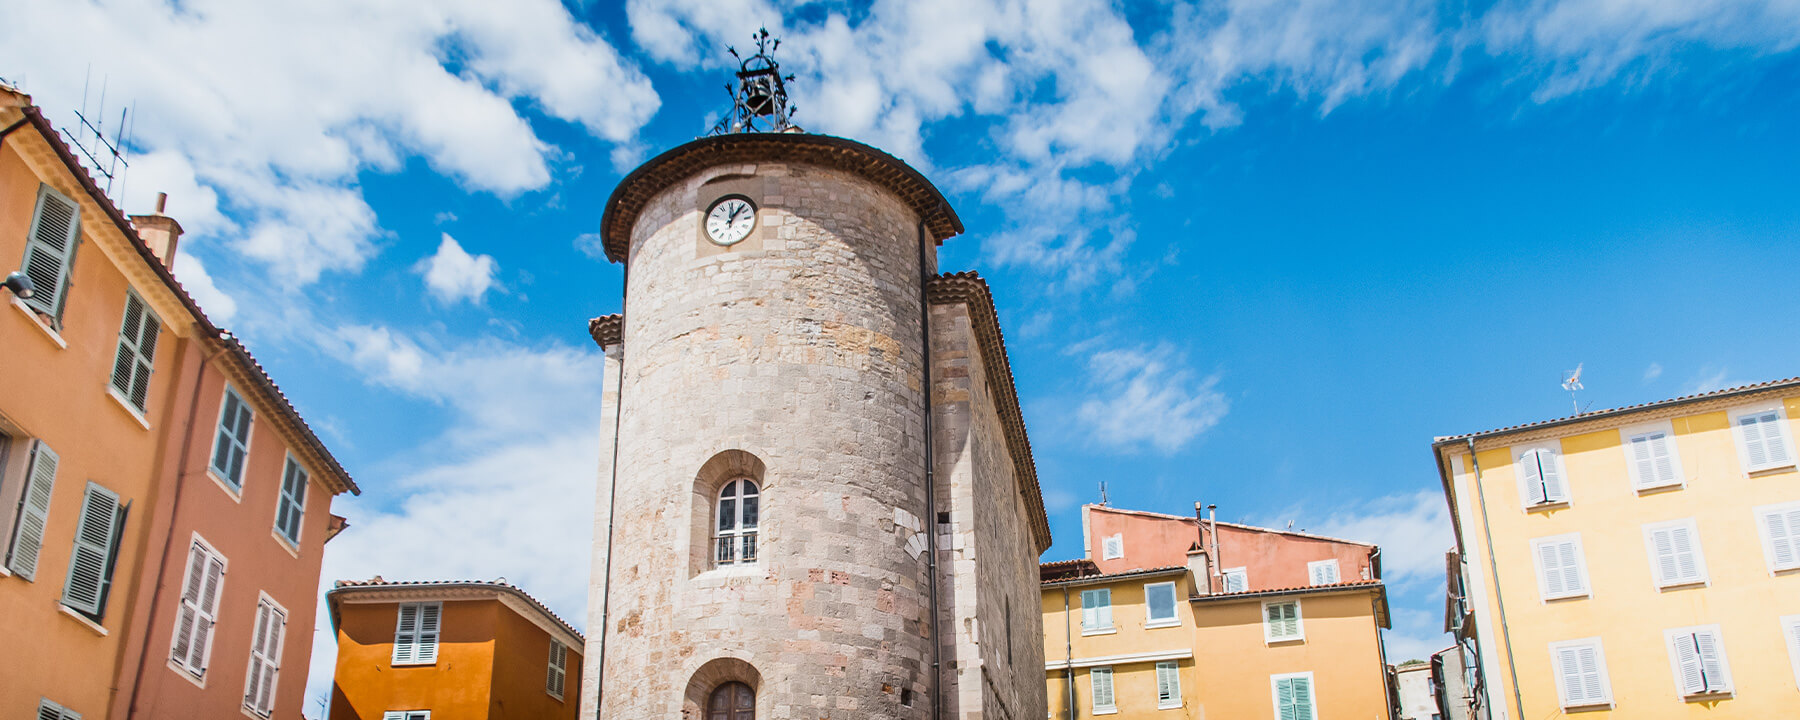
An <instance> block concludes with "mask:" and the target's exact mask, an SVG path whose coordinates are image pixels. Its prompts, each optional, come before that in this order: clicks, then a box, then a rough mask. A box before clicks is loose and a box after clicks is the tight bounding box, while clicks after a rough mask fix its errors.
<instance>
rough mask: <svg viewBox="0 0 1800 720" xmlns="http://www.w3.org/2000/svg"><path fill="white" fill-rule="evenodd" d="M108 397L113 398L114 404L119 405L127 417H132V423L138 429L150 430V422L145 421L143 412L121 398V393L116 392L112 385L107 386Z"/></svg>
mask: <svg viewBox="0 0 1800 720" xmlns="http://www.w3.org/2000/svg"><path fill="white" fill-rule="evenodd" d="M106 396H107V397H109V398H112V401H113V403H114V404H116V405H118V406H119V409H120V410H124V411H125V414H126V415H130V416H131V420H132V422H135V423H137V424H138V427H141V428H143V429H145V430H149V429H150V421H149V420H145V419H144V413H143V411H141V410H138V409H137V408H134V407H132V406H131V403H130V402H128V401H127V400H126V399H125V398H122V397H119V392H118V391H117V390H114V389H113V387H112V385H107V386H106Z"/></svg>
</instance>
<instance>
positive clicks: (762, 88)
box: [744, 82, 775, 115]
mask: <svg viewBox="0 0 1800 720" xmlns="http://www.w3.org/2000/svg"><path fill="white" fill-rule="evenodd" d="M744 107H745V108H746V109H748V110H749V111H750V114H752V115H772V114H774V113H775V94H774V93H771V92H769V86H768V85H767V84H765V83H760V82H758V83H751V84H750V85H749V86H748V87H746V88H744Z"/></svg>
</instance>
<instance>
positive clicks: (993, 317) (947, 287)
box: [925, 272, 1050, 553]
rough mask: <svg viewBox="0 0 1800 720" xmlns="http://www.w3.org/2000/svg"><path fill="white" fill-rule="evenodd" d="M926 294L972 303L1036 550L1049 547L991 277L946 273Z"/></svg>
mask: <svg viewBox="0 0 1800 720" xmlns="http://www.w3.org/2000/svg"><path fill="white" fill-rule="evenodd" d="M925 299H926V301H927V302H930V303H931V304H933V305H958V304H960V305H965V306H967V307H968V308H969V319H970V324H971V328H972V329H973V330H974V332H975V341H976V342H977V343H978V344H979V345H980V346H981V361H982V369H983V370H985V371H986V373H987V377H988V382H990V383H991V384H992V386H993V392H994V397H995V403H994V405H995V410H996V411H998V412H999V414H1000V426H1001V427H1002V428H1004V429H1005V431H1006V447H1007V450H1008V452H1009V454H1011V455H1012V459H1013V467H1014V468H1016V470H1017V472H1018V482H1019V493H1020V494H1021V495H1023V496H1025V503H1026V506H1027V507H1030V508H1031V515H1032V517H1031V529H1032V535H1033V536H1034V537H1035V538H1036V539H1037V543H1038V552H1040V553H1041V552H1043V551H1045V550H1048V549H1050V518H1049V516H1048V515H1047V514H1046V513H1045V512H1044V491H1043V488H1041V487H1039V485H1038V476H1037V463H1036V462H1035V461H1033V460H1032V457H1031V438H1030V437H1029V436H1027V435H1026V433H1025V414H1024V413H1023V412H1021V411H1020V409H1019V393H1018V390H1017V389H1016V388H1015V387H1014V386H1013V374H1012V363H1011V362H1010V361H1009V360H1008V359H1007V357H1006V338H1005V337H1004V336H1002V335H1001V333H1000V316H999V314H998V313H997V312H996V311H995V310H994V295H993V293H992V292H990V291H989V290H988V284H987V281H985V280H982V279H981V276H980V275H977V274H975V273H973V272H961V273H945V274H942V275H939V276H937V277H935V278H932V279H931V281H930V282H928V283H926V285H925Z"/></svg>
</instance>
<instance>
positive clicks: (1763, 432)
mask: <svg viewBox="0 0 1800 720" xmlns="http://www.w3.org/2000/svg"><path fill="white" fill-rule="evenodd" d="M1738 432H1739V433H1740V434H1741V435H1742V436H1743V443H1744V459H1745V461H1747V462H1748V463H1749V467H1748V468H1746V469H1747V470H1759V469H1762V468H1765V467H1773V466H1777V465H1785V464H1787V463H1791V462H1793V461H1794V456H1793V453H1792V452H1791V451H1790V450H1789V449H1788V447H1787V438H1786V436H1785V434H1784V433H1782V431H1781V413H1779V412H1776V411H1774V410H1770V411H1768V412H1759V413H1756V414H1754V415H1744V416H1741V417H1739V418H1738Z"/></svg>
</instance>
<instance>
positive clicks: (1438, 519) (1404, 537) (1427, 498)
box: [1311, 490, 1456, 587]
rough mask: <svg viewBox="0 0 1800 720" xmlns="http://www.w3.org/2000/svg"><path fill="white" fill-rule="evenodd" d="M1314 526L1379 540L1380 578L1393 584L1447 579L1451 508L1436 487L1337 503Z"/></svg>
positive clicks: (1355, 537) (1348, 537) (1315, 529)
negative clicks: (1339, 506) (1346, 504)
mask: <svg viewBox="0 0 1800 720" xmlns="http://www.w3.org/2000/svg"><path fill="white" fill-rule="evenodd" d="M1311 531H1312V532H1316V533H1318V534H1320V535H1328V536H1331V537H1336V538H1343V539H1345V540H1355V541H1357V542H1370V543H1375V544H1376V545H1380V546H1381V568H1382V578H1383V579H1385V580H1388V581H1389V582H1390V583H1391V584H1395V585H1413V584H1419V583H1423V584H1434V583H1435V586H1438V587H1441V586H1442V585H1443V583H1444V551H1446V550H1449V549H1450V548H1451V547H1452V546H1454V545H1455V544H1456V537H1455V534H1454V533H1452V532H1451V527H1450V508H1449V506H1448V505H1447V504H1446V503H1445V501H1444V495H1443V493H1441V492H1438V491H1436V490H1421V491H1419V492H1416V493H1413V494H1410V495H1390V496H1388V497H1384V498H1379V499H1376V500H1371V501H1368V502H1364V503H1360V504H1357V505H1354V506H1352V507H1348V508H1343V509H1339V510H1337V511H1334V512H1333V513H1332V514H1331V515H1329V516H1327V517H1326V519H1325V521H1324V522H1323V523H1319V524H1318V525H1317V526H1316V527H1313V528H1311Z"/></svg>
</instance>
